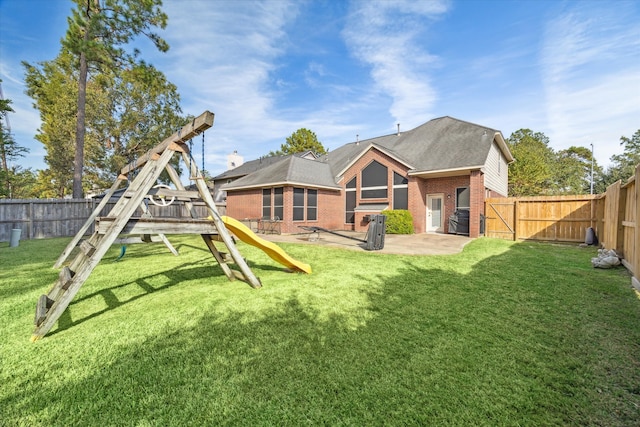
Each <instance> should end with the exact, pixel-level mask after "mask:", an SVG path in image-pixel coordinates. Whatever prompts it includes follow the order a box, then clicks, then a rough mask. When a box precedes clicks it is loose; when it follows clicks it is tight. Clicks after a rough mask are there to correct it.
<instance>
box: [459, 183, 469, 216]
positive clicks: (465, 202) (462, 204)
mask: <svg viewBox="0 0 640 427" xmlns="http://www.w3.org/2000/svg"><path fill="white" fill-rule="evenodd" d="M469 195H470V191H469V187H458V188H456V210H460V209H466V210H469V209H470V208H471V201H470V197H469Z"/></svg>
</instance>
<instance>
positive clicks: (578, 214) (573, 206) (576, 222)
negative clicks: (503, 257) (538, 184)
mask: <svg viewBox="0 0 640 427" xmlns="http://www.w3.org/2000/svg"><path fill="white" fill-rule="evenodd" d="M599 198H600V197H599V196H595V195H589V194H588V195H579V196H537V197H508V198H489V199H486V200H485V216H486V219H485V220H486V227H485V235H486V236H487V237H494V238H498V239H506V240H540V241H556V242H584V239H585V232H586V230H587V228H589V227H596V225H597V224H596V223H597V215H596V210H597V208H598V204H601V203H602V202H600V201H598V200H597V199H599Z"/></svg>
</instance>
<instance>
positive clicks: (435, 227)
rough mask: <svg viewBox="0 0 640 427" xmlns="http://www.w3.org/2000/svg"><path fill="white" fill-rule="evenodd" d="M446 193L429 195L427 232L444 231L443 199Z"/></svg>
mask: <svg viewBox="0 0 640 427" xmlns="http://www.w3.org/2000/svg"><path fill="white" fill-rule="evenodd" d="M443 199H444V195H442V194H429V195H427V233H433V232H442V231H444V228H443V225H442V224H443V220H444V218H443V217H442V201H443Z"/></svg>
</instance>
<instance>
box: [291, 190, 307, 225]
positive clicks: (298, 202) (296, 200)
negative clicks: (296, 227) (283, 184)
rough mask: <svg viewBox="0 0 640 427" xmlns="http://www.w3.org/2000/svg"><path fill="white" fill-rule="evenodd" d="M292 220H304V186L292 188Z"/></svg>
mask: <svg viewBox="0 0 640 427" xmlns="http://www.w3.org/2000/svg"><path fill="white" fill-rule="evenodd" d="M293 220H294V221H304V188H294V189H293Z"/></svg>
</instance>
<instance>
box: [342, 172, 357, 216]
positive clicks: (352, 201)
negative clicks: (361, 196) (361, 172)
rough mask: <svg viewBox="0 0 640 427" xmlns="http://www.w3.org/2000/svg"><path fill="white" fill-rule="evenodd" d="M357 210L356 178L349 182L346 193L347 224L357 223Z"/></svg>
mask: <svg viewBox="0 0 640 427" xmlns="http://www.w3.org/2000/svg"><path fill="white" fill-rule="evenodd" d="M355 209H356V178H355V177H353V179H352V180H351V181H349V182H347V189H346V191H345V206H344V211H345V218H344V222H345V223H346V224H353V223H355V212H354V211H355Z"/></svg>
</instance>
